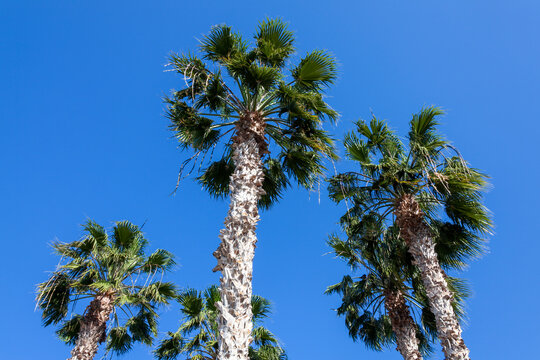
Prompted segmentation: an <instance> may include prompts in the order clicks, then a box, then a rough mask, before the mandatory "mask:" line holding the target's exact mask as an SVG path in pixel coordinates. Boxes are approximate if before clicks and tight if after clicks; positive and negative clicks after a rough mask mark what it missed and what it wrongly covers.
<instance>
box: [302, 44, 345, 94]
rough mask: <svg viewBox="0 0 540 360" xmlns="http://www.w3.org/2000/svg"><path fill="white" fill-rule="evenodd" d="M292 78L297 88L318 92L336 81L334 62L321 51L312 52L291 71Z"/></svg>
mask: <svg viewBox="0 0 540 360" xmlns="http://www.w3.org/2000/svg"><path fill="white" fill-rule="evenodd" d="M292 76H293V78H294V80H295V85H296V86H298V87H299V88H302V89H310V90H312V89H313V90H320V89H321V88H323V87H325V86H329V85H331V84H333V83H334V81H335V80H336V78H337V67H336V60H335V59H334V58H333V57H332V56H330V55H329V54H328V53H325V52H324V51H322V50H316V51H312V52H311V53H309V54H307V55H306V56H305V57H304V58H303V59H302V60H301V61H300V64H299V65H298V66H297V67H296V68H295V69H293V71H292Z"/></svg>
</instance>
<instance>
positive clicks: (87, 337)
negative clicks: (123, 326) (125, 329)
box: [69, 294, 114, 360]
mask: <svg viewBox="0 0 540 360" xmlns="http://www.w3.org/2000/svg"><path fill="white" fill-rule="evenodd" d="M113 308H114V298H113V296H112V295H111V294H99V295H97V296H96V297H95V298H94V299H93V300H92V302H90V305H88V307H87V308H86V311H85V315H84V316H83V318H82V320H81V330H80V331H79V336H78V338H77V342H76V343H75V348H73V350H72V351H71V358H69V360H91V359H93V358H94V356H95V355H96V353H97V351H98V348H99V345H100V344H101V343H102V342H104V341H105V339H106V330H107V321H108V320H109V316H110V315H111V312H112V311H113Z"/></svg>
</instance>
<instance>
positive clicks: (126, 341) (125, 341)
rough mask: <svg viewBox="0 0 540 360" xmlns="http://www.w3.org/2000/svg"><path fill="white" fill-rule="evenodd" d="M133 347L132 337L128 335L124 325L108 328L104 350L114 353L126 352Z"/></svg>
mask: <svg viewBox="0 0 540 360" xmlns="http://www.w3.org/2000/svg"><path fill="white" fill-rule="evenodd" d="M132 347H133V339H132V338H131V336H129V333H128V330H127V328H125V327H122V326H119V327H115V328H112V329H111V330H109V334H108V336H107V345H106V348H105V350H106V352H107V353H108V352H113V353H114V354H116V355H122V354H125V353H127V352H128V351H129V350H131V348H132Z"/></svg>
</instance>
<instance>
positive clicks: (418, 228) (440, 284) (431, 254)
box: [395, 195, 470, 360]
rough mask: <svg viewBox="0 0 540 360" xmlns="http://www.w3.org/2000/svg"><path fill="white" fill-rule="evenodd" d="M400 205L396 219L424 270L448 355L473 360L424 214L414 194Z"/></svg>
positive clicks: (398, 205) (403, 235)
mask: <svg viewBox="0 0 540 360" xmlns="http://www.w3.org/2000/svg"><path fill="white" fill-rule="evenodd" d="M396 205H397V206H396V210H395V215H396V221H397V224H398V226H399V228H400V230H401V236H402V237H403V239H404V240H405V242H406V243H407V245H408V251H409V253H410V254H411V255H412V257H413V262H414V264H415V265H416V266H418V268H419V269H420V274H421V276H422V282H423V284H424V287H425V289H426V293H427V296H428V299H429V307H430V309H431V312H432V313H433V314H434V315H435V320H436V325H437V332H438V334H439V340H440V341H441V345H442V348H443V352H444V354H445V358H446V359H448V360H469V359H470V357H469V349H468V348H467V347H466V346H465V342H464V341H463V339H462V337H461V327H460V325H459V322H458V320H457V317H456V315H455V313H454V309H453V308H452V293H451V292H450V290H448V284H447V283H446V280H445V277H444V273H443V271H442V269H441V266H440V264H439V260H438V258H437V253H436V252H435V243H434V242H433V239H432V234H431V231H430V229H429V227H428V226H427V224H426V223H425V221H424V214H423V212H422V210H421V209H420V207H419V205H418V202H417V201H416V200H415V198H414V196H412V195H405V196H403V197H402V198H401V199H399V201H398V202H397V204H396Z"/></svg>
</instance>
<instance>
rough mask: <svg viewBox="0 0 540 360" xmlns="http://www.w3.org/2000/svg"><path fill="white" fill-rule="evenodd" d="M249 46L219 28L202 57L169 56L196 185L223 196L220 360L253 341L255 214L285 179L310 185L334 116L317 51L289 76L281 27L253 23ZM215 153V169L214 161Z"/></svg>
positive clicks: (329, 69)
mask: <svg viewBox="0 0 540 360" xmlns="http://www.w3.org/2000/svg"><path fill="white" fill-rule="evenodd" d="M254 40H255V41H254V44H253V45H252V46H250V45H249V44H248V43H247V42H245V41H244V40H243V39H242V38H241V36H240V35H239V34H237V33H234V32H233V31H232V29H231V28H230V27H228V26H226V25H220V26H215V27H213V28H212V29H211V31H210V33H209V34H208V35H206V36H204V37H203V38H202V40H201V44H200V52H201V57H200V58H199V57H197V56H195V55H194V54H185V55H176V54H175V55H172V56H171V65H172V67H173V69H174V70H175V71H176V72H178V73H179V74H181V75H182V76H183V80H184V81H185V83H186V87H185V88H184V89H183V90H180V91H175V92H173V93H172V96H171V97H170V98H167V99H166V103H167V104H168V110H167V115H168V117H169V118H170V120H171V129H172V130H173V131H174V133H175V135H176V138H177V139H178V141H179V143H180V146H181V147H182V148H184V149H191V150H192V151H193V156H192V157H190V158H189V159H188V160H186V162H184V164H183V165H182V167H181V170H180V174H179V179H180V177H181V176H182V175H181V174H182V170H184V168H185V166H186V165H187V164H192V165H190V166H191V168H192V169H195V168H198V169H202V170H201V172H200V173H199V176H198V180H199V181H200V182H201V183H202V185H203V186H204V187H205V188H206V189H207V190H208V191H209V192H210V193H211V194H212V195H214V196H217V197H219V196H226V195H229V196H230V206H229V211H228V214H227V217H226V219H225V228H224V229H223V230H222V231H221V234H220V236H219V237H220V239H221V244H220V245H219V247H218V249H217V250H216V251H215V252H214V256H215V257H216V259H217V266H216V267H215V268H214V271H221V274H222V277H221V281H220V287H219V289H220V293H221V301H219V302H218V303H217V307H218V309H219V314H220V315H219V320H218V324H219V354H220V355H219V358H220V359H223V360H225V359H235V360H236V359H247V357H248V349H249V344H250V342H251V327H252V321H251V317H252V314H251V306H250V301H251V294H252V284H251V282H252V272H253V271H252V269H253V256H254V250H255V243H256V240H257V239H256V234H255V230H256V226H257V222H258V221H259V212H258V205H259V206H261V207H268V206H270V204H271V203H272V202H273V201H275V200H277V199H279V198H280V197H281V195H282V193H283V191H284V190H285V189H286V188H287V187H288V186H289V185H290V184H291V180H292V181H294V182H297V183H298V184H299V185H301V186H304V187H307V188H309V187H311V186H313V184H314V182H315V181H316V180H317V178H318V177H319V176H321V175H322V174H323V172H324V167H323V163H322V162H323V160H324V158H325V157H330V158H335V154H334V150H333V142H332V140H331V139H330V138H329V137H328V134H327V133H326V132H325V131H324V130H322V129H321V124H322V122H323V120H325V119H328V120H331V121H333V120H335V119H336V117H337V113H336V112H335V111H334V110H332V109H331V108H330V107H329V106H328V105H327V104H326V103H325V101H324V99H323V90H324V89H325V88H326V87H327V86H328V85H330V84H332V83H333V81H334V80H335V78H336V64H335V61H334V59H333V58H332V57H331V56H329V55H328V54H326V53H325V52H323V51H320V50H317V51H313V52H310V53H308V54H307V55H306V56H304V57H303V58H302V59H300V61H299V62H298V64H297V65H296V66H292V67H290V68H289V69H288V70H287V65H289V63H290V61H291V60H290V58H291V56H292V55H293V53H294V51H295V49H294V36H293V33H292V32H291V31H289V30H288V29H287V25H286V24H285V23H283V22H282V21H280V20H266V21H263V22H261V23H260V24H259V28H258V30H257V32H256V34H255V36H254ZM216 149H217V152H221V156H220V157H219V159H218V160H217V161H214V158H213V156H214V155H215V154H216V151H215V150H216Z"/></svg>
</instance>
